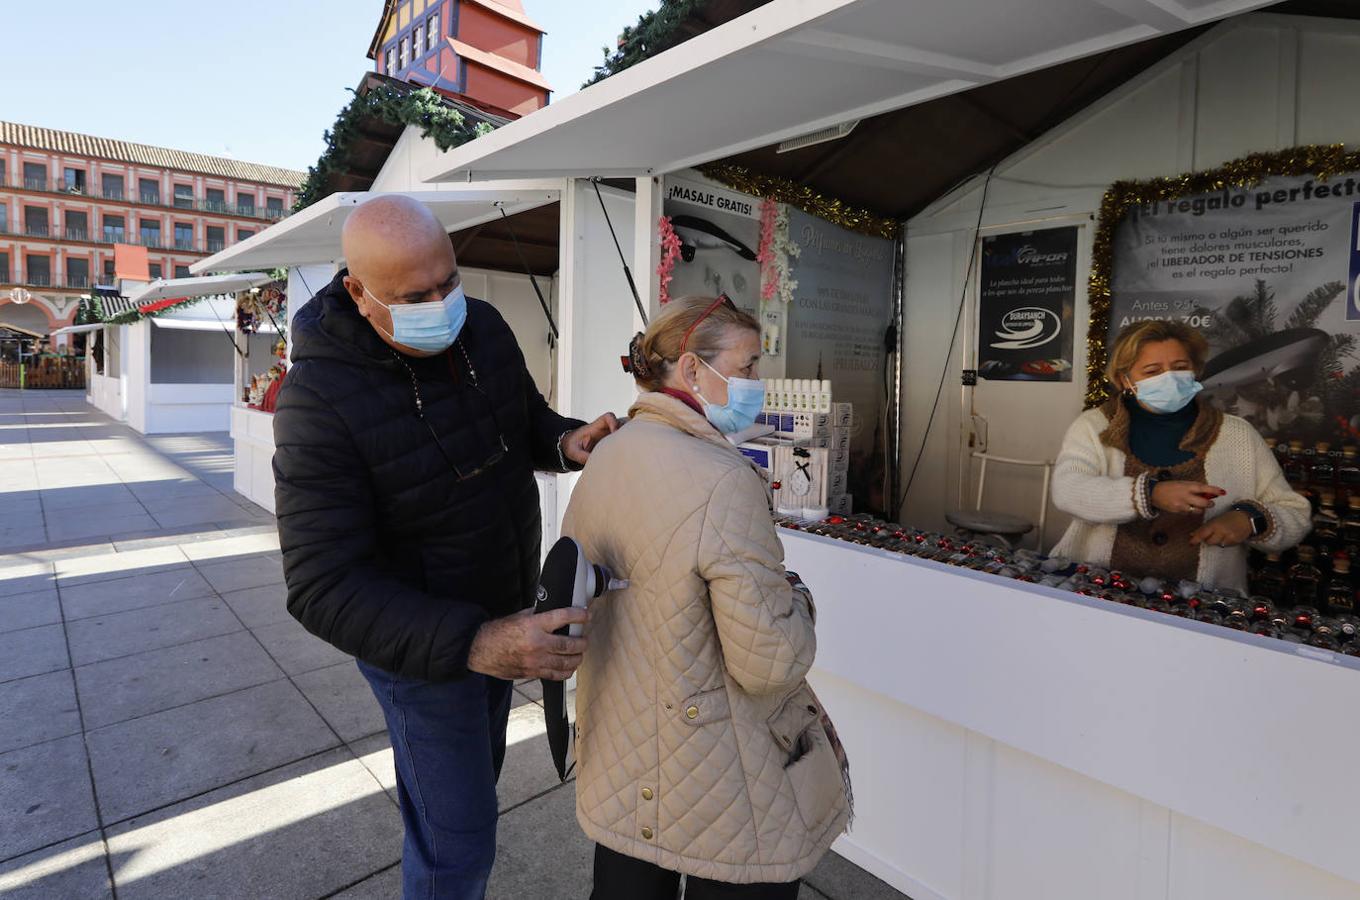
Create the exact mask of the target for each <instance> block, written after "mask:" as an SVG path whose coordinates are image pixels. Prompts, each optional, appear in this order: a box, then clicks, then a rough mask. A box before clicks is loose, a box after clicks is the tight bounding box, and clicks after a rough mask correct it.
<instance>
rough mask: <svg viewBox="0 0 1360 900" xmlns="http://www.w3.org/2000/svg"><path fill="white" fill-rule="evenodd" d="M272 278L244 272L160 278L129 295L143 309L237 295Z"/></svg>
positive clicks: (266, 275)
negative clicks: (156, 304) (149, 305)
mask: <svg viewBox="0 0 1360 900" xmlns="http://www.w3.org/2000/svg"><path fill="white" fill-rule="evenodd" d="M271 280H272V278H271V277H270V276H269V275H268V274H267V273H265V272H243V273H241V274H239V275H208V276H200V277H197V278H171V279H164V278H157V279H156V280H155V281H153V282H151V283H150V284H148V285H147V286H146V287H144V288H141V289H140V290H137V291H134V292H133V293H131V294H129V295H128V299H129V300H131V301H132V302H133V303H134V304H136V305H138V306H140V305H141V304H143V303H154V302H156V301H158V300H173V299H178V298H184V299H186V300H188V299H191V298H194V297H213V296H217V295H218V294H234V293H236V292H237V291H244V290H249V289H250V288H253V287H258V286H259V285H262V284H266V283H268V282H269V281H271Z"/></svg>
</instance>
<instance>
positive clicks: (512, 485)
mask: <svg viewBox="0 0 1360 900" xmlns="http://www.w3.org/2000/svg"><path fill="white" fill-rule="evenodd" d="M345 274H346V273H344V272H341V273H340V274H339V275H337V276H336V277H335V280H333V281H332V282H331V283H330V284H329V285H328V286H327V287H326V288H325V289H324V290H322V291H321V292H320V293H318V294H317V295H316V296H315V297H313V298H312V299H311V301H309V302H308V303H307V305H306V306H304V307H303V308H302V309H301V310H299V311H298V313H297V316H296V317H295V318H294V320H293V367H292V368H291V369H290V370H289V372H288V375H287V377H286V378H285V380H284V383H283V387H282V389H281V390H280V391H279V398H278V407H277V411H276V413H275V416H274V442H275V446H276V449H275V453H274V479H275V489H274V495H275V502H276V506H277V510H276V511H277V515H278V525H279V542H280V545H281V547H282V550H283V569H284V577H285V580H286V581H287V583H288V611H289V612H290V613H292V615H293V616H294V618H296V619H297V620H298V621H299V622H301V623H302V624H303V626H304V627H306V629H307V630H308V631H310V632H312V633H313V634H315V635H317V636H318V637H321V638H322V639H324V640H326V641H328V642H329V643H331V644H333V645H335V646H336V647H338V648H340V649H341V650H344V651H345V652H346V653H350V654H352V655H354V656H357V657H358V658H359V659H361V660H363V661H365V662H367V663H370V664H372V665H374V666H377V667H379V668H381V669H386V670H387V671H389V672H395V673H398V674H401V675H405V676H409V677H412V678H421V679H425V680H428V681H447V680H451V679H454V678H458V677H460V676H462V675H464V674H466V672H467V657H468V650H469V649H470V646H471V642H472V638H473V636H474V634H475V633H476V631H477V628H478V626H480V625H481V624H482V623H483V622H485V621H487V620H488V619H490V618H496V617H500V616H505V615H509V614H511V613H514V612H518V611H519V610H521V609H524V608H525V607H527V606H529V605H531V604H532V602H533V597H534V590H535V587H536V585H537V583H538V572H539V544H540V541H541V538H540V534H541V532H540V521H539V517H540V514H539V500H538V487H537V485H536V483H535V481H534V475H533V473H534V470H535V469H536V468H537V469H540V470H546V471H559V470H560V462H559V459H558V453H557V442H558V439H559V438H560V437H561V436H562V434H563V433H565V432H567V431H570V430H572V429H574V428H576V427H579V426H580V425H581V424H582V423H580V422H577V421H573V420H570V419H565V418H563V417H561V416H559V415H557V414H556V413H554V412H553V411H552V410H551V409H549V408H548V405H547V403H546V402H544V400H543V397H542V396H541V395H540V394H539V393H538V390H537V389H536V388H535V386H534V383H533V380H532V378H531V377H530V376H529V373H528V370H527V369H526V367H525V365H524V357H523V355H522V354H521V353H520V349H519V346H518V344H516V342H515V336H514V334H513V333H512V332H511V331H510V328H509V326H508V325H506V323H505V321H504V320H503V319H502V318H501V316H500V314H499V313H498V312H496V310H495V309H494V308H493V307H491V306H490V305H489V304H486V303H483V302H482V301H480V300H473V299H469V300H468V317H467V323H466V325H464V326H463V330H462V332H461V334H460V336H459V338H458V341H457V343H455V344H454V346H453V347H452V348H450V350H449V351H448V352H447V353H445V354H441V355H439V356H435V357H431V358H428V359H416V358H413V357H407V356H402V357H400V358H398V357H397V355H396V353H395V352H394V351H393V350H392V349H391V348H390V347H388V346H387V344H385V343H383V341H382V340H381V339H380V338H379V337H378V335H377V333H376V332H375V331H374V330H373V328H372V326H370V325H369V324H368V322H367V320H365V319H364V318H363V317H362V316H361V315H359V312H358V310H357V308H356V307H355V305H354V302H353V300H352V299H351V298H350V296H349V294H348V292H347V291H346V290H345V287H344V285H343V284H342V282H341V279H342V278H343V277H344V275H345ZM465 354H466V355H465ZM403 361H404V362H405V363H406V366H409V371H408V369H407V368H406V366H403V365H402V362H403ZM469 362H470V364H471V368H472V370H473V371H474V372H475V378H474V377H472V376H471V375H470V373H469ZM413 375H414V378H415V382H416V384H415V385H413V383H412V376H413ZM417 385H418V388H417ZM417 389H418V392H419V396H420V398H421V407H422V409H423V413H424V417H425V422H422V421H421V419H420V417H419V415H418V410H417V401H416V396H417ZM427 422H428V424H429V426H430V427H432V428H433V429H434V431H435V432H436V433H437V434H438V436H439V442H440V443H442V445H443V450H442V451H441V449H440V443H436V440H435V438H434V436H432V435H431V433H430V428H429V427H426V423H427ZM502 436H503V437H504V446H505V448H506V450H505V451H504V454H503V457H502V458H501V459H500V460H499V461H498V462H495V463H494V464H492V465H491V466H490V467H489V468H485V470H484V471H481V472H480V473H479V474H470V475H468V473H473V472H475V471H476V470H478V469H480V468H482V467H484V466H485V465H486V463H487V462H488V460H490V459H492V458H493V457H494V456H495V455H496V454H497V453H499V452H501V446H502V444H501V440H500V438H501V437H502ZM454 467H457V468H458V469H459V470H460V471H461V472H463V473H464V474H465V475H467V477H463V478H460V477H459V476H458V475H457V474H455V472H454Z"/></svg>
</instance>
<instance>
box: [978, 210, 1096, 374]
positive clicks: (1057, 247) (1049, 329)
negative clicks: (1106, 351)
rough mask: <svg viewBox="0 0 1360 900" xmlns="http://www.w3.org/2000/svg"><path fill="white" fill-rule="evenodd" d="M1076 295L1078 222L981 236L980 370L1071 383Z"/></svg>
mask: <svg viewBox="0 0 1360 900" xmlns="http://www.w3.org/2000/svg"><path fill="white" fill-rule="evenodd" d="M1076 299H1077V229H1076V227H1066V228H1050V229H1046V230H1044V231H1025V232H1019V233H1016V234H996V235H991V236H989V237H985V238H983V239H982V267H981V282H980V284H979V291H978V355H977V358H978V375H979V376H981V377H982V378H987V379H990V380H992V381H1071V380H1072V333H1073V326H1074V324H1075V323H1074V322H1073V315H1074V312H1073V310H1074V309H1075V307H1076Z"/></svg>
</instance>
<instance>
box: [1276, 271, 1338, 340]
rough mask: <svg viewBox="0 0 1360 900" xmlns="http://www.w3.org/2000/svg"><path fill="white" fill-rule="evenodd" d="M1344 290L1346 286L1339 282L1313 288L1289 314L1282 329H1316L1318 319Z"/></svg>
mask: <svg viewBox="0 0 1360 900" xmlns="http://www.w3.org/2000/svg"><path fill="white" fill-rule="evenodd" d="M1344 290H1346V286H1345V285H1344V284H1342V283H1341V282H1339V281H1330V282H1328V283H1327V284H1324V285H1322V286H1321V287H1316V288H1313V289H1312V290H1311V291H1309V292H1308V296H1306V297H1304V298H1303V299H1302V300H1300V301H1299V305H1298V306H1296V307H1295V308H1294V311H1293V312H1292V313H1290V314H1289V320H1288V321H1287V322H1285V324H1284V327H1285V328H1316V327H1317V320H1318V317H1319V316H1321V315H1322V313H1323V312H1324V311H1325V310H1326V309H1327V307H1329V306H1331V305H1332V301H1333V300H1335V299H1336V298H1337V297H1338V296H1340V295H1341V292H1342V291H1344Z"/></svg>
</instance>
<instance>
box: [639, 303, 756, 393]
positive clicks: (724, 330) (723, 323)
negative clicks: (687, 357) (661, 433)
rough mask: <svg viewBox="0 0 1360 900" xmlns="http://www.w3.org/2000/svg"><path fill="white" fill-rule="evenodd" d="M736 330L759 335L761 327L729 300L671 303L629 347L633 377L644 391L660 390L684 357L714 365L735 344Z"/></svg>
mask: <svg viewBox="0 0 1360 900" xmlns="http://www.w3.org/2000/svg"><path fill="white" fill-rule="evenodd" d="M724 299H725V298H724ZM715 304H716V305H715ZM705 313H707V314H705ZM695 323H698V324H697V325H696V324H695ZM736 330H744V331H754V332H755V333H756V334H759V333H760V324H759V323H758V322H756V320H755V319H754V318H753V317H752V316H751V315H750V314H749V313H745V312H742V311H741V310H740V309H737V307H736V305H735V304H733V303H732V301H730V300H727V301H726V302H719V298H717V297H700V296H689V297H680V298H678V299H676V300H672V301H671V302H670V303H667V304H666V307H665V309H663V310H662V311H661V314H660V315H659V316H657V317H656V318H655V319H653V320H652V323H651V325H649V326H648V327H647V331H646V332H645V333H642V334H639V335H638V336H637V337H635V338H633V343H632V344H631V345H630V347H629V361H630V363H631V367H632V371H633V378H634V380H635V381H637V383H638V387H640V388H642V389H643V390H644V391H659V390H661V388H662V386H663V385H664V384H665V382H666V378H667V377H668V376H669V375H670V373H671V369H672V368H674V366H675V364H676V362H677V361H678V360H679V359H680V357H681V355H682V354H684V353H694V354H696V355H697V356H698V357H699V358H700V359H702V360H704V361H705V362H712V361H713V359H714V358H715V357H717V355H718V354H719V353H721V352H722V351H724V350H726V349H727V348H728V347H730V346H731V345H732V343H733V331H736Z"/></svg>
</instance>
